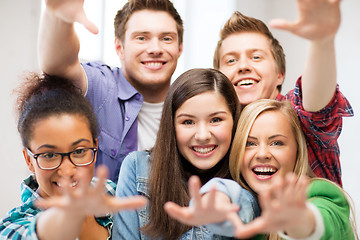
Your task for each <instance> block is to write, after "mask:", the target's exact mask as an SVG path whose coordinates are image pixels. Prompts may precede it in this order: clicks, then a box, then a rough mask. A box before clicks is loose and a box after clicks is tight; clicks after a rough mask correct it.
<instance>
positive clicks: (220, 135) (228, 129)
mask: <svg viewBox="0 0 360 240" xmlns="http://www.w3.org/2000/svg"><path fill="white" fill-rule="evenodd" d="M232 128H233V123H232V121H229V122H227V123H225V124H223V125H221V126H220V127H216V128H215V129H214V130H213V133H214V134H215V135H216V138H217V139H219V140H220V141H221V142H224V143H227V144H228V145H230V143H231V135H232Z"/></svg>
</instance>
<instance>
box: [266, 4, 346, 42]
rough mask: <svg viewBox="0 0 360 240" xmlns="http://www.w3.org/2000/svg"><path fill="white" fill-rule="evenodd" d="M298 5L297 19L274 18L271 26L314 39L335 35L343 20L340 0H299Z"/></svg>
mask: <svg viewBox="0 0 360 240" xmlns="http://www.w3.org/2000/svg"><path fill="white" fill-rule="evenodd" d="M297 7H298V18H297V19H296V21H294V22H290V21H287V20H285V19H273V20H272V21H271V22H270V26H271V27H273V28H278V29H282V30H286V31H289V32H291V33H293V34H295V35H297V36H299V37H302V38H305V39H308V40H313V41H315V40H324V39H327V38H332V37H334V36H335V34H336V33H337V31H338V29H339V26H340V21H341V14H340V0H297Z"/></svg>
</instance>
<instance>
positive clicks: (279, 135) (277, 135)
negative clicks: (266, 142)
mask: <svg viewBox="0 0 360 240" xmlns="http://www.w3.org/2000/svg"><path fill="white" fill-rule="evenodd" d="M277 137H284V138H288V137H286V136H285V135H282V134H275V135H272V136H270V137H269V138H268V139H274V138H277ZM249 138H251V139H258V138H257V137H254V136H250V135H249V136H248V139H249Z"/></svg>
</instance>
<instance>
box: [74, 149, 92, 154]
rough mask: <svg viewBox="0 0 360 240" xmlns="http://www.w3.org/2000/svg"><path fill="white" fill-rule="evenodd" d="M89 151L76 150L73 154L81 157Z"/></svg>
mask: <svg viewBox="0 0 360 240" xmlns="http://www.w3.org/2000/svg"><path fill="white" fill-rule="evenodd" d="M88 150H89V149H85V148H79V149H76V150H75V151H73V152H72V153H73V154H74V155H81V154H84V153H86V152H87V151H88Z"/></svg>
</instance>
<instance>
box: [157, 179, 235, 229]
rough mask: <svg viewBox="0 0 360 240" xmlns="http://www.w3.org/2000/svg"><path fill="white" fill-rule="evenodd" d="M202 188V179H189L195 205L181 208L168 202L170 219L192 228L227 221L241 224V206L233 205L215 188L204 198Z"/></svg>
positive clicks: (166, 209) (191, 195)
mask: <svg viewBox="0 0 360 240" xmlns="http://www.w3.org/2000/svg"><path fill="white" fill-rule="evenodd" d="M200 186H201V183H200V179H199V178H198V177H197V176H192V177H191V178H190V179H189V193H190V197H191V198H192V201H193V205H192V206H190V207H180V206H179V205H177V204H176V203H173V202H167V203H166V204H165V205H164V208H165V211H166V212H167V213H168V214H169V215H170V217H172V218H174V219H176V220H178V221H179V222H181V223H183V224H187V225H191V226H199V225H205V224H208V223H217V222H223V221H225V220H229V221H231V222H232V223H233V224H234V225H235V224H241V220H239V217H238V214H237V212H238V211H239V206H237V205H234V204H232V203H231V202H230V199H229V197H228V196H227V195H225V194H224V193H221V192H218V191H216V189H215V188H213V189H212V190H211V191H210V192H209V193H206V194H204V195H203V196H202V195H201V194H200ZM239 221H240V223H239Z"/></svg>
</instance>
